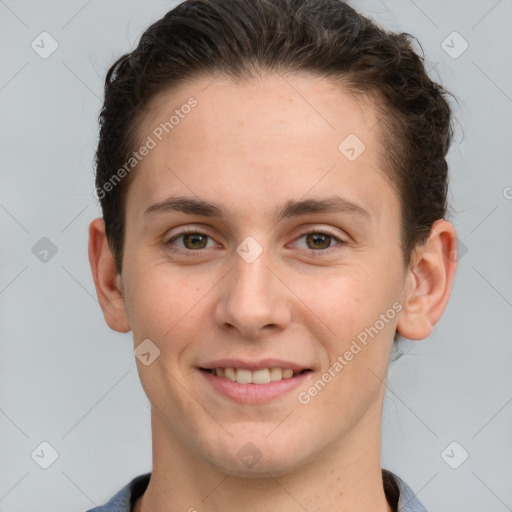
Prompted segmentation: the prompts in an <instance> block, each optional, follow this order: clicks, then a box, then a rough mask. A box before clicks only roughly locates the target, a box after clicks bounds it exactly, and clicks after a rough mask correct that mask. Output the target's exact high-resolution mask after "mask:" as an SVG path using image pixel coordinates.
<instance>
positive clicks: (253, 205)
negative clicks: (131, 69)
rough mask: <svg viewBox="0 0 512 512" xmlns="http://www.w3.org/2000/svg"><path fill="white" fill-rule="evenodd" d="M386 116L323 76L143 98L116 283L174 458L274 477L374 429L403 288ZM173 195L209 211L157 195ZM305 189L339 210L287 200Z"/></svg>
mask: <svg viewBox="0 0 512 512" xmlns="http://www.w3.org/2000/svg"><path fill="white" fill-rule="evenodd" d="M190 97H194V98H195V99H196V100H197V105H196V106H194V107H193V108H190V109H188V108H185V109H181V110H180V108H181V106H182V105H184V104H186V103H187V100H188V99H189V98H190ZM176 109H178V110H179V111H180V114H181V115H178V117H179V122H176V118H174V119H173V128H172V130H170V131H169V134H166V133H165V131H163V132H162V129H160V130H158V127H159V126H160V123H165V122H167V121H169V118H170V117H171V115H173V114H175V112H174V111H175V110H176ZM185 112H188V113H186V114H185ZM155 129H156V132H155ZM167 129H169V127H167ZM380 129H381V128H380V126H379V124H378V117H377V113H376V110H375V108H374V106H373V105H372V104H371V103H369V102H368V103H367V102H361V101H360V102H356V101H354V99H353V98H352V97H351V96H349V95H348V94H347V93H345V92H344V91H343V90H342V89H341V88H335V87H334V86H332V85H329V83H328V82H327V81H326V80H325V79H320V78H305V77H302V78H299V77H287V78H286V80H284V79H283V78H281V77H279V76H277V75H274V76H271V77H268V78H265V79H262V80H260V81H256V80H255V81H253V82H251V83H250V84H248V85H236V84H235V83H233V82H231V81H230V80H229V79H224V78H216V79H215V80H213V81H212V78H208V79H204V80H200V81H196V82H194V83H191V84H188V85H186V86H183V87H182V88H180V89H178V90H177V91H173V92H172V93H171V94H169V95H166V96H161V97H159V98H157V101H155V102H153V103H152V105H151V108H150V110H149V111H148V114H147V116H146V118H145V119H144V121H143V123H142V125H141V126H140V131H139V135H140V140H139V142H140V144H141V145H142V144H145V143H146V142H147V137H148V136H151V138H152V139H153V140H154V142H155V143H156V147H154V148H152V149H150V151H149V152H148V155H147V156H146V157H144V158H143V160H142V161H141V162H140V163H139V164H138V166H137V168H136V169H135V170H134V171H133V172H134V173H135V176H134V177H133V178H134V179H133V182H132V183H131V184H130V187H129V190H128V194H127V203H126V236H125V245H124V260H123V271H122V286H123V293H124V300H125V304H126V312H127V318H128V320H129V324H130V327H131V329H132V331H133V336H134V341H135V346H137V345H139V344H140V343H141V342H142V341H143V340H146V339H149V340H151V342H152V343H153V344H154V345H156V347H158V349H159V350H160V355H159V357H157V358H156V359H155V360H154V361H153V362H152V363H151V364H149V365H148V366H146V365H144V364H142V362H141V361H137V365H138V369H139V373H140V378H141V381H142V385H143V387H144V390H145V392H146V393H147V396H148V398H149V400H150V402H151V404H152V408H153V428H154V430H155V435H156V436H157V441H158V442H159V443H161V444H162V445H164V444H166V445H167V446H168V447H170V448H171V449H172V450H174V453H176V454H177V456H178V454H179V456H180V457H192V458H195V459H197V460H199V461H202V462H203V463H211V464H212V465H213V466H216V467H218V468H223V469H224V470H233V469H236V470H240V471H245V472H247V473H248V474H249V473H252V474H255V473H258V474H261V473H265V472H266V471H267V470H268V471H270V472H271V473H272V474H277V473H280V472H285V471H290V470H293V468H297V467H300V466H301V465H303V464H304V463H306V462H308V461H309V463H314V462H313V461H315V460H321V459H322V458H325V457H326V456H327V457H328V456H330V455H333V454H336V453H337V454H339V453H340V452H341V451H344V450H345V451H347V450H348V447H350V449H351V450H353V449H354V448H355V447H357V452H358V453H359V455H360V456H361V455H364V453H365V450H366V449H367V446H366V445H365V442H367V440H368V439H370V438H371V439H372V440H373V439H375V438H376V436H378V431H379V427H380V415H381V402H382V397H383V393H384V384H383V380H384V379H385V376H386V371H387V366H388V360H389V354H390V350H391V347H392V340H393V335H394V333H395V328H396V325H397V321H398V318H399V316H400V313H399V310H400V304H401V302H402V301H403V299H404V298H405V295H406V284H407V279H406V276H407V272H406V269H404V267H403V264H402V253H401V248H400V236H401V234H400V228H399V226H400V209H399V202H398V197H397V194H396V192H395V190H394V189H393V188H392V186H391V185H390V182H389V180H388V178H387V177H386V176H385V175H384V174H383V171H382V169H383V156H384V152H383V148H381V147H380V146H379V144H378V142H377V138H378V135H379V130H380ZM155 133H157V134H160V136H161V139H162V140H161V141H159V140H158V137H157V136H156V135H155ZM340 144H341V146H340ZM362 144H364V146H363V145H362ZM150 145H152V144H151V143H150ZM176 197H180V198H188V200H189V201H190V202H208V203H211V204H213V205H215V206H216V210H215V211H213V212H210V213H213V215H211V216H210V215H207V213H209V212H208V211H203V212H201V211H198V209H196V213H190V212H191V211H192V209H189V210H188V211H178V210H175V209H172V208H168V209H166V208H164V207H161V208H157V207H154V208H152V207H153V206H154V205H157V204H160V203H163V202H165V201H167V200H168V199H169V198H176ZM333 199H335V200H336V201H333V202H332V203H328V201H331V200H333ZM309 200H311V201H315V202H320V203H323V202H325V203H326V204H331V205H332V208H331V209H329V210H328V211H327V210H326V211H323V212H322V211H318V212H309V213H308V212H307V211H304V208H302V209H301V208H298V209H295V210H294V208H293V207H291V208H288V209H286V207H287V206H289V205H290V204H291V205H292V206H293V204H292V203H295V202H297V203H303V202H304V201H309ZM190 204H191V203H190ZM283 209H285V211H287V212H288V215H286V216H284V217H281V216H280V213H281V212H282V211H283ZM218 212H222V216H219V215H218V214H217V213H218ZM194 231H197V232H198V235H199V236H198V235H195V236H194V235H193V234H192V235H186V236H181V235H183V232H187V233H191V232H194ZM306 233H312V234H310V235H307V234H306ZM315 233H316V235H315ZM365 334H366V336H365ZM363 340H364V341H363ZM354 341H355V343H354ZM149 346H152V345H149ZM347 351H349V352H351V353H352V357H351V356H350V354H346V353H347ZM150 352H151V350H150ZM336 362H338V364H336ZM215 368H220V369H221V370H222V372H223V374H224V376H216V375H214V374H213V373H211V371H208V370H212V369H215ZM227 368H233V369H234V371H233V370H226V369H227ZM279 369H280V370H279ZM238 370H240V371H238ZM248 370H252V371H255V370H261V371H259V372H257V373H251V372H250V371H248ZM268 370H270V371H268ZM290 370H294V372H295V373H298V374H297V375H294V376H293V377H291V378H290V377H289V373H290ZM233 374H236V375H237V379H238V380H240V381H242V382H233V381H232V380H230V379H229V378H226V375H228V376H229V377H231V378H233ZM282 374H284V376H285V377H286V378H284V379H282V380H277V381H272V382H270V383H267V384H254V383H246V382H247V381H248V380H251V381H252V380H253V379H254V380H256V381H258V382H265V381H267V380H268V379H269V378H270V377H272V378H275V379H279V377H280V376H281V375H282ZM326 375H327V376H326ZM329 377H330V378H329ZM319 380H320V381H322V382H320V383H318V382H317V381H319ZM315 382H317V384H316V387H315ZM347 453H348V451H347ZM265 474H266V473H265Z"/></svg>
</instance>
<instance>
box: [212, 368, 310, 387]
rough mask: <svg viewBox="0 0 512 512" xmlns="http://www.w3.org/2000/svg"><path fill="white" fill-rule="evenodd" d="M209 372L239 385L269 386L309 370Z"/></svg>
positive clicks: (239, 369)
mask: <svg viewBox="0 0 512 512" xmlns="http://www.w3.org/2000/svg"><path fill="white" fill-rule="evenodd" d="M206 371H209V372H210V373H211V374H212V375H215V376H216V377H225V378H226V379H228V380H230V381H231V382H238V383H239V384H269V383H270V382H278V381H280V380H283V379H291V378H292V377H293V376H294V375H299V374H301V373H303V372H306V371H309V370H293V369H292V368H262V369H259V370H254V371H251V370H249V369H247V368H212V369H210V370H206Z"/></svg>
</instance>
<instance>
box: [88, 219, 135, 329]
mask: <svg viewBox="0 0 512 512" xmlns="http://www.w3.org/2000/svg"><path fill="white" fill-rule="evenodd" d="M89 262H90V264H91V270H92V275H93V278H94V285H95V286H96V294H97V295H98V301H99V303H100V306H101V309H102V311H103V316H104V317H105V321H106V322H107V324H108V326H109V327H110V328H111V329H113V330H114V331H117V332H128V331H129V330H130V323H129V322H128V315H127V313H126V304H125V301H124V296H123V285H122V280H121V275H119V274H118V273H117V269H116V264H115V261H114V257H113V255H112V252H111V250H110V246H109V244H108V240H107V236H106V234H105V222H104V220H103V219H102V218H101V217H100V218H97V219H94V220H93V221H92V222H91V224H90V226H89Z"/></svg>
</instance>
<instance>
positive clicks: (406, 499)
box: [382, 469, 427, 512]
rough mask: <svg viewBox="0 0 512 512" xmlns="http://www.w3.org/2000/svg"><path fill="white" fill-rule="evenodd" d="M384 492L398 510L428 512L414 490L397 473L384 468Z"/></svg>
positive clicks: (401, 511) (402, 511)
mask: <svg viewBox="0 0 512 512" xmlns="http://www.w3.org/2000/svg"><path fill="white" fill-rule="evenodd" d="M382 478H383V481H384V492H385V493H386V498H387V499H388V502H389V503H390V505H391V506H392V507H393V509H394V510H396V511H397V512H427V509H426V508H425V507H424V506H423V505H422V504H421V502H420V501H419V500H418V498H417V497H416V495H415V494H414V492H413V490H412V489H411V488H410V487H409V486H408V485H407V484H406V483H405V482H404V481H403V480H402V479H401V478H400V477H399V476H398V475H396V474H395V473H392V472H391V471H388V470H387V469H383V470H382Z"/></svg>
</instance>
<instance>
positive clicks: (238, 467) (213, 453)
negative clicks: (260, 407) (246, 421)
mask: <svg viewBox="0 0 512 512" xmlns="http://www.w3.org/2000/svg"><path fill="white" fill-rule="evenodd" d="M267 434H268V432H267V433H266V434H265V435H262V434H260V435H256V434H254V435H244V436H237V437H233V438H229V440H226V443H216V444H215V446H214V447H210V448H213V449H208V450H207V453H204V456H205V458H207V459H208V460H209V462H210V464H212V466H214V467H215V468H217V469H218V470H220V471H222V472H225V473H234V474H235V475H236V476H238V477H241V478H268V477H269V474H270V475H272V476H274V477H277V476H283V475H286V474H290V473H293V472H294V471H296V470H297V469H299V468H301V467H304V465H305V464H306V463H307V462H308V460H309V459H310V458H311V459H314V458H315V457H314V454H313V453H312V452H311V448H312V443H311V442H309V443H304V442H299V441H294V440H292V439H284V438H283V437H279V436H277V435H276V437H275V439H271V438H267V437H266V435H267ZM305 446H308V447H309V448H310V450H308V451H306V450H305V449H304V447H305Z"/></svg>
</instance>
